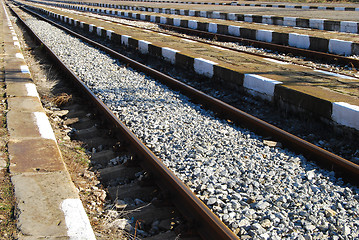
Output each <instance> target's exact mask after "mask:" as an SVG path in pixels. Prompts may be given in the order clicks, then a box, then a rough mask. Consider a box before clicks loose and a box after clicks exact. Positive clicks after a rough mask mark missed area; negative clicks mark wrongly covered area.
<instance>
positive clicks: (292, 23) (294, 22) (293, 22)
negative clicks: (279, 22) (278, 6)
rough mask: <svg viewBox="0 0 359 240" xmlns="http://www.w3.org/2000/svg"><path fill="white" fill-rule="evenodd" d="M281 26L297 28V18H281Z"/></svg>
mask: <svg viewBox="0 0 359 240" xmlns="http://www.w3.org/2000/svg"><path fill="white" fill-rule="evenodd" d="M283 25H284V26H290V27H295V26H297V18H296V17H284V18H283Z"/></svg>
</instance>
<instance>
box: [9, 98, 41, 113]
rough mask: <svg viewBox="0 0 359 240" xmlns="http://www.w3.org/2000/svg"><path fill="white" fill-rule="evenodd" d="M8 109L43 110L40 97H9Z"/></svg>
mask: <svg viewBox="0 0 359 240" xmlns="http://www.w3.org/2000/svg"><path fill="white" fill-rule="evenodd" d="M7 103H8V109H9V110H13V111H19V112H42V111H44V109H43V108H42V105H41V102H40V99H39V98H38V97H13V98H8V99H7Z"/></svg>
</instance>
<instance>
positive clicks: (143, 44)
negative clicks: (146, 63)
mask: <svg viewBox="0 0 359 240" xmlns="http://www.w3.org/2000/svg"><path fill="white" fill-rule="evenodd" d="M148 44H151V42H148V41H145V40H139V41H138V50H139V51H140V52H141V53H142V54H147V53H148Z"/></svg>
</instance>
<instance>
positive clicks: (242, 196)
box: [27, 19, 359, 239]
mask: <svg viewBox="0 0 359 240" xmlns="http://www.w3.org/2000/svg"><path fill="white" fill-rule="evenodd" d="M27 23H28V24H29V25H30V26H31V27H32V28H33V29H34V30H35V32H36V33H37V34H38V35H39V36H40V37H41V38H42V39H43V40H44V41H45V42H46V43H47V44H48V45H49V46H50V47H51V48H52V49H53V51H54V52H55V53H56V54H57V55H58V56H59V57H60V58H61V59H62V61H64V62H65V64H66V65H68V66H69V67H70V68H71V69H72V70H73V71H74V72H75V73H77V74H78V76H80V78H81V79H82V80H83V81H84V82H85V83H86V85H87V86H89V87H90V88H91V90H92V91H93V92H94V93H96V95H97V96H98V97H99V98H100V99H101V100H102V101H103V102H104V103H105V104H106V105H107V106H108V107H109V108H110V109H111V110H112V111H113V112H114V113H115V114H116V115H117V116H118V117H119V118H120V120H122V121H123V122H124V123H125V124H126V125H127V126H128V127H129V128H130V129H131V130H132V131H133V132H134V133H135V134H136V135H137V136H138V137H139V138H140V139H141V140H142V141H143V142H144V143H146V145H147V146H148V147H149V148H150V149H151V150H152V151H153V152H154V153H155V154H156V155H157V156H159V157H160V158H161V159H162V160H163V162H164V163H165V164H166V165H167V166H168V167H169V168H170V169H171V170H172V171H173V172H174V173H175V174H176V175H177V176H178V177H179V178H180V179H181V180H182V181H184V182H185V183H186V185H187V186H188V187H189V188H190V189H192V191H194V192H195V193H196V194H197V196H198V197H199V198H200V199H201V200H202V201H203V202H204V203H205V204H207V206H208V207H209V208H210V209H212V210H213V212H214V213H215V214H217V215H218V216H219V217H220V218H221V219H222V220H223V221H224V223H226V224H227V225H228V226H229V227H230V228H231V229H232V230H233V231H234V232H235V233H237V234H238V235H239V236H240V237H241V238H243V239H246V238H251V239H324V238H331V239H356V238H358V237H359V203H358V201H359V188H358V187H355V186H352V185H350V184H348V183H345V182H343V181H342V179H340V178H336V177H335V174H334V172H329V171H327V170H323V169H321V168H319V167H318V166H317V165H316V164H315V163H312V162H309V161H307V160H306V159H305V158H304V157H303V156H301V155H296V154H294V153H292V152H290V151H288V150H285V149H282V148H278V147H270V146H266V145H265V144H264V143H263V139H262V138H261V137H260V136H258V135H256V134H254V133H252V132H250V131H249V130H246V129H243V128H240V127H238V126H234V125H233V124H231V123H230V122H228V121H226V120H223V119H219V118H216V117H215V115H214V114H213V113H212V112H210V111H207V110H204V109H202V108H201V106H200V105H196V104H194V103H192V102H191V101H190V100H189V99H188V98H187V97H186V96H183V95H182V94H180V93H178V92H176V91H172V90H170V89H169V88H168V87H166V86H164V85H162V84H160V83H158V82H157V81H155V80H154V79H152V78H150V77H148V76H146V75H145V74H143V73H141V72H138V71H135V70H133V69H131V68H128V67H126V66H125V65H123V64H121V63H120V62H118V60H115V59H113V58H111V57H109V56H108V55H106V54H105V53H103V52H101V51H99V50H98V49H95V48H92V47H90V46H88V45H87V44H85V43H83V42H81V41H80V40H78V39H75V38H73V37H71V36H69V35H67V34H65V33H64V32H63V31H61V30H58V29H56V28H55V27H52V26H51V25H49V24H47V23H45V22H42V21H39V20H35V19H28V20H27ZM48 32H51V33H52V34H48Z"/></svg>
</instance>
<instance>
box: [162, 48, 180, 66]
mask: <svg viewBox="0 0 359 240" xmlns="http://www.w3.org/2000/svg"><path fill="white" fill-rule="evenodd" d="M177 52H179V51H178V50H176V49H172V48H168V47H163V48H162V57H163V58H164V59H165V60H166V61H168V62H170V63H172V64H175V63H176V53H177Z"/></svg>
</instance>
